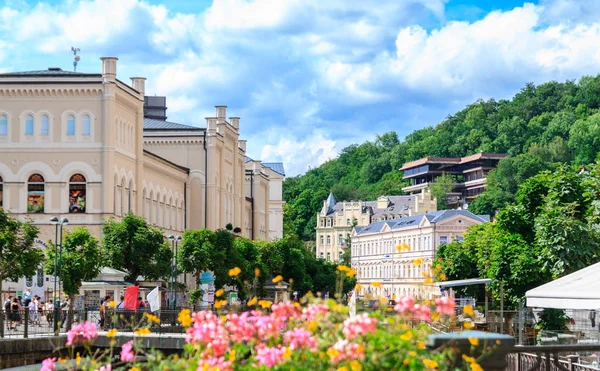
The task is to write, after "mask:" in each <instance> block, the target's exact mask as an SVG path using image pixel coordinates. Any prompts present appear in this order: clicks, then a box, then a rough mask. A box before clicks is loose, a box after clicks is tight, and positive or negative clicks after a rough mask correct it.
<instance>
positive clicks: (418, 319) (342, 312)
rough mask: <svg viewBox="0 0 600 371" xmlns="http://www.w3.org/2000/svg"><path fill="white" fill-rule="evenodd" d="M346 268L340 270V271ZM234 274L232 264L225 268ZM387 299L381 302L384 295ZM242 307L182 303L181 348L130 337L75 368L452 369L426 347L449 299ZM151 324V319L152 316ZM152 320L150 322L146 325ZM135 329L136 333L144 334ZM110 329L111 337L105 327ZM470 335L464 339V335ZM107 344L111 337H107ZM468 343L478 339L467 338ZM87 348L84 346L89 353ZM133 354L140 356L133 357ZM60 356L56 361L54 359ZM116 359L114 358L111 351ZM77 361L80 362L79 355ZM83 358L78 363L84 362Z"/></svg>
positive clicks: (448, 311)
mask: <svg viewBox="0 0 600 371" xmlns="http://www.w3.org/2000/svg"><path fill="white" fill-rule="evenodd" d="M344 272H345V271H344ZM232 274H236V275H237V274H239V272H238V271H233V272H230V275H232ZM386 303H387V301H386ZM255 308H256V309H253V310H249V311H246V312H243V313H228V314H227V313H225V312H220V311H217V312H212V311H201V312H197V313H191V312H190V311H189V310H187V309H184V310H182V311H181V312H180V314H179V316H178V321H179V322H180V323H181V325H182V326H184V327H185V328H186V335H185V336H186V343H187V345H186V346H185V348H184V350H183V353H182V354H181V355H174V356H169V357H167V356H164V355H159V354H158V353H157V352H155V351H148V353H145V352H146V351H145V350H143V349H142V348H141V346H140V345H139V344H137V343H136V341H135V340H132V341H129V342H127V343H125V344H123V345H122V346H121V352H120V354H119V355H118V356H117V358H118V360H119V361H121V362H124V363H125V365H119V366H118V367H112V366H111V363H110V361H111V359H110V356H111V355H112V353H113V352H112V349H111V350H110V352H105V353H104V355H103V356H100V357H99V356H98V355H97V354H98V353H95V354H94V355H93V356H89V357H90V361H89V362H82V363H81V366H80V368H81V369H90V370H96V371H100V370H111V369H112V370H125V371H128V370H129V371H130V370H136V371H138V370H139V371H141V370H182V371H183V370H190V369H196V370H198V371H216V370H220V371H234V370H236V371H237V370H252V371H264V370H292V369H293V370H335V371H351V370H352V371H360V370H429V369H451V368H452V369H454V367H456V365H457V363H456V360H454V359H452V357H455V356H456V355H455V354H453V353H452V352H451V351H448V350H445V349H436V350H430V349H427V348H426V346H425V341H426V338H427V336H428V335H429V334H430V333H431V328H430V327H429V326H430V324H431V323H432V322H436V321H437V322H439V321H447V320H449V319H450V317H451V316H453V315H454V301H453V300H446V299H438V300H436V301H435V302H431V301H425V302H417V300H415V299H414V298H401V299H399V300H398V301H397V304H396V305H395V307H393V308H387V307H384V308H381V309H379V310H373V311H370V312H364V313H359V314H357V315H355V316H351V315H350V313H349V308H348V307H347V306H345V305H343V304H341V303H339V302H336V301H335V300H327V301H322V300H312V299H307V300H303V301H302V304H301V303H297V302H295V303H292V302H283V303H278V304H271V303H270V302H269V303H268V305H265V303H264V301H263V303H262V304H259V303H258V301H257V302H256V303H255ZM151 322H154V323H158V321H151ZM150 325H151V324H150ZM150 325H148V327H146V328H144V329H145V330H146V331H141V329H137V331H136V332H135V334H136V335H135V336H140V335H143V334H147V333H148V332H149V330H148V328H149V326H150ZM97 334H98V332H97V329H96V326H95V325H94V324H91V323H88V322H85V323H83V324H81V325H76V326H74V327H73V329H72V330H71V331H69V334H68V339H69V340H68V341H69V344H73V345H75V344H81V343H84V344H88V343H89V341H90V340H91V339H93V338H95V337H96V336H97ZM109 335H110V336H115V332H113V331H111V332H110V333H109ZM470 341H471V340H470ZM113 344H114V343H113ZM471 345H472V346H473V347H476V346H477V345H479V344H478V343H476V342H475V341H472V342H471ZM90 354H91V352H90ZM137 355H146V356H147V357H146V359H145V361H144V362H143V363H139V362H138V361H137V360H138V359H139V358H137V357H136V356H137ZM59 361H61V360H59ZM113 361H115V358H113ZM54 362H55V360H54V359H47V360H45V361H44V364H43V367H42V370H43V371H51V370H54ZM459 362H461V363H462V365H463V366H464V367H465V369H471V370H478V367H480V366H479V365H478V363H477V359H476V358H475V357H467V358H463V359H460V356H459ZM78 365H79V362H78ZM84 365H85V367H84Z"/></svg>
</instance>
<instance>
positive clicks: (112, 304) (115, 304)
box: [108, 300, 117, 308]
mask: <svg viewBox="0 0 600 371" xmlns="http://www.w3.org/2000/svg"><path fill="white" fill-rule="evenodd" d="M108 306H109V307H110V308H114V307H116V306H117V302H116V301H114V300H113V301H111V302H110V303H108Z"/></svg>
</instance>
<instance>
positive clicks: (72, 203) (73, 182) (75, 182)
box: [69, 174, 86, 213]
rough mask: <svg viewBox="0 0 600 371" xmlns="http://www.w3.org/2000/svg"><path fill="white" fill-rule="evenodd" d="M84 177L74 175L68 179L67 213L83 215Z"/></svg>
mask: <svg viewBox="0 0 600 371" xmlns="http://www.w3.org/2000/svg"><path fill="white" fill-rule="evenodd" d="M85 191H86V183H85V177H84V176H83V175H81V174H75V175H73V176H72V177H71V179H69V212H70V213H85V196H86V194H85Z"/></svg>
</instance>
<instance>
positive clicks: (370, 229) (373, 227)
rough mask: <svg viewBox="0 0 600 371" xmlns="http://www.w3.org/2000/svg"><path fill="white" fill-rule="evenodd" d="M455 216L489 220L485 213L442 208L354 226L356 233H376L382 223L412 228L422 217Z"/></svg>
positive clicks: (440, 218) (435, 219) (436, 219)
mask: <svg viewBox="0 0 600 371" xmlns="http://www.w3.org/2000/svg"><path fill="white" fill-rule="evenodd" d="M455 216H464V217H466V218H471V219H474V220H476V221H479V222H481V223H485V222H489V220H490V218H489V216H487V215H475V214H473V213H472V212H470V211H467V210H442V211H436V212H433V213H427V214H417V215H412V216H409V217H405V218H399V219H392V220H383V221H378V222H374V223H371V224H369V225H367V226H366V227H362V228H356V227H355V231H356V235H362V234H370V233H377V232H381V230H382V228H383V226H384V225H388V226H389V227H390V228H391V229H392V230H399V229H405V228H414V227H415V226H418V225H419V223H421V221H422V220H423V218H426V219H427V220H428V221H429V222H430V223H432V224H435V223H440V222H442V221H444V220H447V219H450V218H453V217H455Z"/></svg>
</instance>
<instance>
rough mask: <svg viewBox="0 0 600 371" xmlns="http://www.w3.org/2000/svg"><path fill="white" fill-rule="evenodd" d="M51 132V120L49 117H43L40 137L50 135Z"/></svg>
mask: <svg viewBox="0 0 600 371" xmlns="http://www.w3.org/2000/svg"><path fill="white" fill-rule="evenodd" d="M49 132H50V119H49V118H48V116H47V115H44V116H42V122H41V125H40V135H48V133H49Z"/></svg>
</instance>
